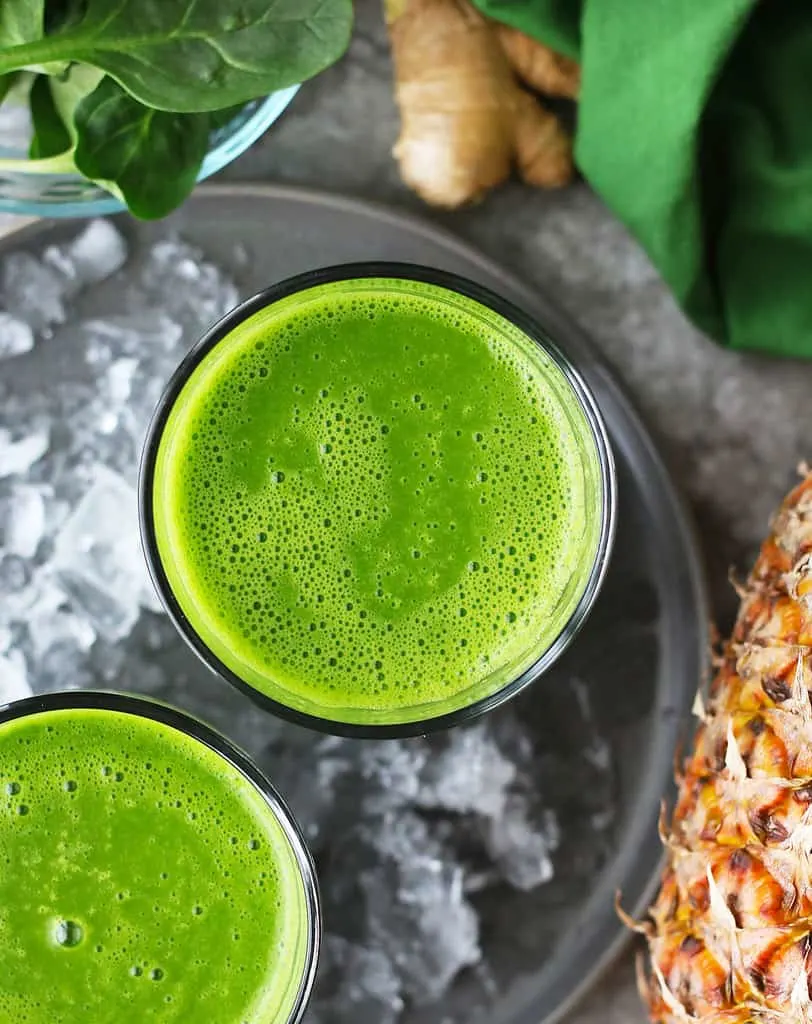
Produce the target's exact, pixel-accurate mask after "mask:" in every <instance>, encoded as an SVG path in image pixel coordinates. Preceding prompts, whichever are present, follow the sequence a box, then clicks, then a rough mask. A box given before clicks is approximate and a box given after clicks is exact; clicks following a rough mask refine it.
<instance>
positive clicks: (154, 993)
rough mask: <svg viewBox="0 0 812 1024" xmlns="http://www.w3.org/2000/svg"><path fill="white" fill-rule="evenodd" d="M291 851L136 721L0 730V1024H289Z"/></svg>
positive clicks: (239, 787) (212, 758)
mask: <svg viewBox="0 0 812 1024" xmlns="http://www.w3.org/2000/svg"><path fill="white" fill-rule="evenodd" d="M306 920H307V910H306V904H305V893H304V887H303V882H302V878H301V875H300V873H299V871H298V867H297V863H296V860H295V856H294V853H293V850H292V848H291V847H290V845H289V843H288V840H287V838H286V836H285V834H284V832H283V830H282V827H281V825H280V824H279V822H278V821H277V819H276V818H275V816H274V815H273V813H272V811H271V810H270V808H269V807H268V805H267V803H266V802H265V800H264V798H263V797H262V795H261V794H260V793H259V792H258V791H257V790H256V789H255V788H254V787H253V786H252V785H251V783H250V782H248V780H246V779H245V777H244V776H243V775H242V774H241V773H240V772H239V771H238V770H237V769H236V768H235V767H233V766H232V765H231V764H229V763H228V762H227V761H225V760H224V759H223V758H221V757H220V756H219V755H218V754H215V753H214V752H213V751H212V750H210V749H209V748H208V747H206V746H205V745H204V744H203V743H201V742H199V741H198V740H195V739H193V738H191V737H189V736H187V735H185V734H184V733H181V732H179V731H178V730H175V729H172V728H170V727H169V726H166V725H163V724H161V723H158V722H155V721H152V720H150V719H147V718H142V717H140V716H136V715H130V714H125V713H121V712H112V711H103V710H90V709H81V710H59V711H48V712H42V713H38V714H33V715H29V716H27V717H21V718H17V719H13V720H10V721H7V722H5V723H2V724H0V949H2V950H3V964H2V971H0V1024H76V1022H77V1021H88V1022H92V1024H103V1022H105V1021H115V1022H116V1024H143V1022H144V1021H148V1020H160V1021H161V1022H166V1024H169V1022H174V1021H178V1022H180V1021H182V1022H184V1024H188V1022H189V1021H201V1022H203V1021H205V1024H277V1022H280V1024H286V1022H287V1020H288V1014H289V1012H290V1009H291V1006H292V1005H293V1003H294V1002H295V999H296V996H297V992H298V988H299V984H300V981H301V978H302V975H303V972H304V970H305V967H304V963H303V961H304V958H305V956H306V946H307V940H306V932H307V928H306Z"/></svg>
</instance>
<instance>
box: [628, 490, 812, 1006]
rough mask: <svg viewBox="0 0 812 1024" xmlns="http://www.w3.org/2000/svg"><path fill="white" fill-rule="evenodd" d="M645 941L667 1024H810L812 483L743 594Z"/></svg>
mask: <svg viewBox="0 0 812 1024" xmlns="http://www.w3.org/2000/svg"><path fill="white" fill-rule="evenodd" d="M740 597H741V606H740V610H739V614H738V618H737V621H736V626H735V628H734V631H733V635H732V637H731V638H730V640H729V641H728V643H727V644H726V645H725V647H724V650H723V652H722V654H721V656H720V658H719V660H718V663H717V671H716V675H715V678H714V680H713V683H712V685H711V692H710V698H709V700H708V703H707V707H706V708H703V707H702V705H701V702H700V701H698V702H697V709H696V710H697V714H698V715H699V717H700V719H701V724H700V726H699V729H698V731H697V733H696V737H695V741H694V746H693V748H692V751H691V753H690V755H689V756H688V757H687V758H686V759H685V762H684V766H683V770H682V773H681V774H680V773H679V772H678V773H677V783H678V798H677V803H676V806H675V808H674V812H673V816H672V820H671V825H670V829H669V828H666V826H665V822H664V821H663V823H662V824H661V835H662V838H663V842H664V844H665V846H666V851H667V866H666V868H665V871H664V873H663V879H662V885H661V889H660V892H659V895H658V897H657V899H656V901H655V903H654V905H653V906H652V907H651V909H650V911H649V919H648V920H647V921H645V922H643V923H641V924H639V925H637V929H638V930H639V931H641V932H643V933H644V934H645V935H646V937H647V940H648V947H649V962H650V971H649V972H648V973H647V975H644V974H641V978H640V985H641V994H642V995H643V998H644V1000H645V1002H646V1003H647V1004H648V1008H649V1013H650V1016H651V1020H652V1021H655V1022H658V1024H694V1022H701V1024H812V1002H811V1001H810V995H809V993H810V980H812V955H810V949H811V948H812V704H810V700H812V698H811V697H810V691H811V690H812V475H810V474H809V473H808V471H807V475H806V477H805V478H804V479H803V481H802V482H801V483H800V484H799V485H798V486H797V487H796V488H795V489H794V490H793V491H792V492H791V493H790V494H789V495H788V497H787V498H786V500H785V501H784V504H783V505H782V506H781V509H780V510H779V512H778V513H777V515H776V516H775V519H774V521H773V524H772V533H771V535H770V537H769V538H768V539H767V540H766V541H765V543H764V545H763V547H762V549H761V553H760V555H759V557H758V560H757V561H756V564H755V566H754V568H753V571H752V573H751V575H750V577H749V579H748V581H747V583H746V585H745V587H744V588H740Z"/></svg>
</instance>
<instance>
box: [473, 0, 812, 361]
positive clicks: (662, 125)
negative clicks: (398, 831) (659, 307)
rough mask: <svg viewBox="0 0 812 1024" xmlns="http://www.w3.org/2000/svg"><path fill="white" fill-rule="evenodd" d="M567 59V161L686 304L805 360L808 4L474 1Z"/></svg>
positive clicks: (811, 225)
mask: <svg viewBox="0 0 812 1024" xmlns="http://www.w3.org/2000/svg"><path fill="white" fill-rule="evenodd" d="M474 2H475V3H476V5H477V6H478V7H479V8H480V9H481V10H482V11H484V12H485V13H486V14H489V15H491V16H492V17H493V18H496V19H498V20H500V21H503V22H507V23H508V24H511V25H514V26H515V27H516V28H519V29H521V30H523V31H524V32H526V33H527V34H528V35H531V36H535V37H536V38H538V39H540V40H542V41H543V42H545V43H547V44H548V45H549V46H551V47H553V48H554V49H556V50H558V51H560V52H562V53H565V54H568V55H569V56H573V57H576V58H577V59H578V60H580V62H581V65H582V76H583V84H582V89H581V98H580V105H579V112H578V130H577V138H576V160H577V163H578V166H579V167H580V169H581V170H582V172H583V174H584V175H585V177H586V178H587V179H588V180H589V182H590V183H591V184H592V185H593V187H594V188H595V189H596V190H597V191H598V192H599V193H600V195H601V196H603V198H604V200H605V201H606V203H607V204H608V205H609V206H610V207H611V208H612V209H613V210H614V211H615V212H616V213H617V214H618V216H619V217H621V218H622V220H623V221H625V223H626V224H627V225H628V226H629V227H630V228H631V230H632V231H633V232H634V233H635V234H636V236H637V237H638V238H639V240H640V241H641V242H642V244H643V245H644V246H645V247H646V249H647V250H648V252H649V254H650V256H651V258H652V260H653V261H654V263H655V264H656V265H657V267H658V268H659V270H660V272H661V274H662V275H663V277H664V278H665V280H666V281H667V282H668V284H669V285H670V286H671V288H672V289H673V291H674V294H675V295H676V296H677V299H678V300H679V302H680V304H681V305H682V307H683V308H684V310H685V312H686V313H687V314H688V316H689V317H690V318H691V319H692V320H693V321H694V322H695V323H696V324H697V325H698V326H699V327H701V328H702V329H703V330H704V331H706V332H707V333H708V334H710V335H711V336H712V337H714V338H716V339H717V340H719V341H721V342H723V343H725V344H728V345H731V346H734V347H735V348H741V349H760V350H762V351H766V352H772V353H780V354H782V355H794V356H808V357H812V0H762V2H761V3H758V2H757V0H474Z"/></svg>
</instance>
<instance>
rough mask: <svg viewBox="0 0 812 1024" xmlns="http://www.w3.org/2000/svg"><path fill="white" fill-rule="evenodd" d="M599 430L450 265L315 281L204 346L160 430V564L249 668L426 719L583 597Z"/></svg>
mask: <svg viewBox="0 0 812 1024" xmlns="http://www.w3.org/2000/svg"><path fill="white" fill-rule="evenodd" d="M600 501H601V482H600V471H599V462H598V454H597V448H596V442H595V439H594V436H593V433H592V431H591V428H590V425H589V422H588V420H587V418H586V416H585V414H584V412H583V409H582V406H581V404H580V402H579V400H578V398H577V396H576V395H575V393H574V391H573V389H572V387H571V385H570V383H569V382H568V380H567V379H566V377H565V375H564V373H563V372H562V370H561V369H560V368H559V366H558V365H557V364H556V363H555V362H554V361H553V360H552V359H551V358H550V357H549V356H548V355H547V354H546V353H545V352H544V351H542V349H541V348H540V347H539V346H538V345H537V344H536V343H535V342H534V341H533V340H532V339H531V338H529V337H528V336H527V335H526V334H525V333H524V332H523V331H521V330H520V329H519V328H518V327H516V326H514V325H513V324H512V323H511V322H509V321H508V320H506V319H505V318H503V317H502V316H500V315H499V314H498V313H496V312H494V311H492V310H491V309H489V308H487V307H485V306H483V305H481V304H480V303H478V302H475V301H474V300H473V299H470V298H467V297H464V296H462V295H459V294H457V293H456V292H452V291H449V290H448V289H445V288H441V287H438V286H435V285H430V284H423V283H418V282H414V281H405V280H394V279H385V278H364V279H355V280H350V281H337V282H331V283H327V284H322V285H318V286H315V287H312V288H309V289H307V290H304V291H300V292H298V293H296V294H293V295H290V296H288V297H286V298H283V299H281V300H279V301H277V302H275V303H273V304H272V305H270V306H267V307H266V308H264V309H262V310H261V311H259V312H257V313H255V314H253V315H251V316H250V317H248V318H247V319H246V320H244V321H243V322H242V323H241V324H240V325H239V326H237V327H236V328H235V329H234V330H232V332H231V333H230V334H229V335H228V336H227V337H225V338H224V339H223V340H221V341H220V342H219V343H218V344H217V345H216V346H215V347H214V348H213V349H211V350H210V351H209V352H208V354H207V355H206V356H204V357H203V358H202V360H201V361H200V362H199V363H198V365H197V366H196V367H195V369H194V370H193V371H192V373H191V374H190V376H189V378H188V380H187V381H186V383H185V384H184V386H183V387H182V389H181V391H180V394H179V396H178V397H177V399H176V401H175V403H174V405H173V407H172V409H171V411H170V413H169V415H168V418H167V420H166V423H165V427H164V430H163V433H162V436H161V440H160V443H159V447H158V452H157V457H156V461H155V470H154V484H153V492H152V503H153V513H152V514H153V523H154V530H155V537H156V541H157V548H158V552H159V556H160V561H161V564H162V567H163V569H164V572H165V574H166V577H167V580H168V583H169V586H170V588H171V591H172V592H173V594H174V597H175V598H176V600H177V602H178V604H179V606H180V608H181V609H182V611H183V613H184V615H185V616H186V618H187V620H188V622H189V623H190V624H191V627H192V628H193V630H194V631H195V632H196V634H197V635H198V637H199V638H201V639H202V640H203V642H204V643H205V644H206V645H207V646H208V647H209V648H210V649H211V651H213V652H214V654H215V655H216V656H217V657H218V658H219V659H220V660H221V661H222V662H223V663H224V664H225V665H226V666H227V667H228V668H229V669H230V670H231V671H232V672H234V673H235V674H236V675H237V676H238V677H239V678H240V679H241V680H243V681H244V682H246V683H248V684H250V685H251V686H252V687H254V688H256V689H257V690H259V691H261V692H262V693H264V694H266V695H268V696H270V697H272V698H273V699H275V700H277V701H279V702H281V703H283V704H286V705H287V706H289V707H293V708H295V709H297V710H300V711H304V712H306V713H310V714H315V715H319V716H321V717H323V718H331V719H333V720H339V721H346V722H355V723H365V722H374V723H388V722H398V721H416V720H421V719H424V718H428V717H432V716H434V715H436V714H438V713H441V712H445V711H448V710H452V709H454V708H457V707H461V706H464V705H467V704H470V703H473V702H474V701H475V700H477V699H479V698H481V697H482V696H484V695H486V694H488V693H491V692H495V691H496V690H497V689H499V688H501V687H502V686H503V685H505V684H506V683H507V682H509V681H510V680H511V679H512V678H514V677H515V676H516V674H517V673H518V672H520V671H521V670H522V669H524V668H525V667H527V666H529V665H530V664H532V663H533V661H534V660H535V659H536V658H538V657H539V656H540V654H541V653H543V652H544V650H546V649H547V647H548V646H549V645H550V643H551V642H552V641H553V640H554V639H555V638H556V637H557V635H558V634H559V633H560V631H561V630H562V628H563V626H564V625H565V623H566V622H567V619H568V618H569V616H570V615H571V614H572V611H573V609H574V607H575V606H576V604H577V602H578V600H579V598H580V597H581V595H582V593H583V591H584V589H585V586H586V583H587V580H588V577H589V574H590V572H591V571H592V568H593V565H594V562H595V555H596V550H597V546H598V538H599V533H600V526H601V524H600Z"/></svg>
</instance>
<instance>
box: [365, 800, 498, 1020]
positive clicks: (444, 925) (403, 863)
mask: <svg viewBox="0 0 812 1024" xmlns="http://www.w3.org/2000/svg"><path fill="white" fill-rule="evenodd" d="M374 842H375V845H376V847H377V852H378V854H379V855H380V856H381V858H382V864H381V865H380V866H379V867H371V868H366V869H365V870H363V871H362V872H361V873H360V876H359V880H358V881H359V885H360V888H361V891H362V892H363V894H364V901H365V908H366V913H367V918H368V929H369V935H370V937H371V938H372V940H373V941H374V942H375V944H376V945H377V946H378V947H379V948H380V949H382V950H383V951H384V952H385V953H386V954H387V956H389V957H390V958H391V960H392V961H393V962H394V964H395V967H396V969H397V971H398V973H399V975H400V978H401V981H402V984H403V991H404V994H405V995H406V996H408V997H409V999H410V1000H411V1001H412V1002H413V1003H415V1005H425V1004H427V1003H431V1002H434V1001H435V1000H437V999H439V998H440V997H441V996H442V995H443V993H444V992H445V991H446V990H447V988H448V986H449V985H450V984H451V982H452V981H453V980H454V978H455V977H456V976H457V974H459V972H460V971H461V970H463V968H465V967H469V966H471V965H473V964H475V963H477V962H478V961H479V960H480V958H481V956H482V953H481V949H480V946H479V921H478V918H477V915H476V912H475V910H474V908H473V906H472V905H471V904H470V903H469V902H468V899H467V897H466V895H465V891H464V886H463V874H464V873H463V869H462V867H461V866H460V864H458V863H457V862H456V860H455V859H454V857H453V856H452V855H451V854H450V853H449V852H448V851H447V850H444V849H443V848H442V846H441V845H440V844H439V843H438V842H437V840H436V839H435V838H434V837H433V836H432V834H431V833H430V831H429V828H428V826H427V824H426V822H424V821H423V820H422V819H421V818H419V817H418V816H417V815H415V814H413V813H410V812H408V811H407V812H403V813H400V814H394V813H393V814H390V815H387V816H386V817H385V818H384V819H383V821H382V823H381V827H380V830H379V832H378V834H377V835H376V837H375V839H374Z"/></svg>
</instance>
